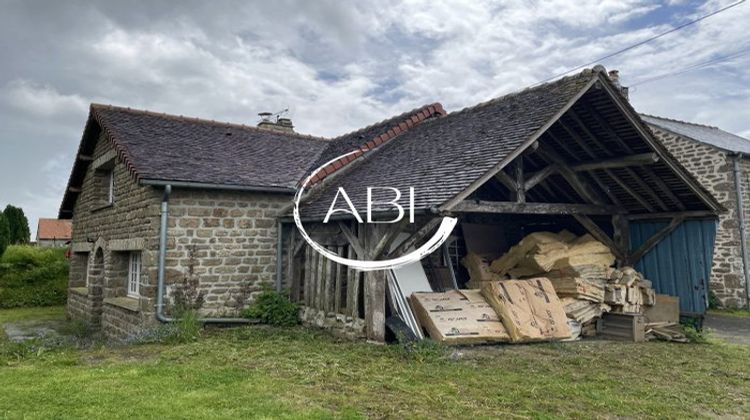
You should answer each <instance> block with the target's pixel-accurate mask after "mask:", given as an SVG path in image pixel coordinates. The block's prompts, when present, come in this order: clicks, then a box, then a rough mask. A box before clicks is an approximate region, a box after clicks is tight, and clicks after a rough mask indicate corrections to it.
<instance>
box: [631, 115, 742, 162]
mask: <svg viewBox="0 0 750 420" xmlns="http://www.w3.org/2000/svg"><path fill="white" fill-rule="evenodd" d="M641 118H642V119H643V121H645V122H646V123H647V124H649V125H651V126H654V127H656V128H661V129H664V130H668V131H671V132H673V133H675V134H678V135H681V136H684V137H687V138H690V139H692V140H694V141H697V142H700V143H704V144H707V145H709V146H713V147H718V148H719V149H722V150H725V151H728V152H737V153H743V154H747V155H750V140H748V139H746V138H744V137H740V136H738V135H736V134H732V133H729V132H726V131H724V130H721V129H719V128H717V127H712V126H708V125H702V124H695V123H690V122H686V121H679V120H673V119H670V118H664V117H657V116H654V115H645V114H641Z"/></svg>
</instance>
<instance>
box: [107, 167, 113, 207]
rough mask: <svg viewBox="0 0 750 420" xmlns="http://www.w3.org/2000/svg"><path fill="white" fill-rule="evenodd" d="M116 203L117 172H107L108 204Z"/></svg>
mask: <svg viewBox="0 0 750 420" xmlns="http://www.w3.org/2000/svg"><path fill="white" fill-rule="evenodd" d="M114 201H115V171H114V170H111V171H109V172H107V204H112V203H114Z"/></svg>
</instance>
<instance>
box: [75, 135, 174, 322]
mask: <svg viewBox="0 0 750 420" xmlns="http://www.w3.org/2000/svg"><path fill="white" fill-rule="evenodd" d="M109 170H112V171H113V173H114V200H113V202H112V203H111V204H108V203H107V200H106V193H107V190H108V188H104V186H103V183H102V182H103V181H102V179H103V177H102V173H105V172H106V171H109ZM160 201H161V196H160V194H159V191H158V190H156V189H154V188H152V187H148V186H142V185H139V184H138V183H137V181H136V180H135V178H134V177H133V176H132V175H131V174H130V173H129V172H128V170H127V168H126V167H125V165H124V164H123V163H122V161H120V160H119V159H118V158H117V157H116V154H115V153H114V149H113V147H112V145H111V143H110V142H109V140H107V139H106V138H105V137H104V135H103V134H102V135H101V136H100V137H99V140H98V141H97V145H96V147H95V149H94V153H93V161H92V164H91V165H90V166H89V168H88V170H87V173H86V176H85V178H84V181H83V185H82V191H81V194H79V196H78V199H77V201H76V204H75V208H74V213H73V240H72V246H71V247H72V248H73V251H74V254H73V255H74V257H73V263H72V264H71V268H70V280H69V287H70V288H71V289H76V290H70V291H69V293H68V297H69V298H68V315H69V316H70V317H71V318H75V319H83V320H85V321H87V322H91V323H92V324H95V325H97V324H100V325H101V328H102V330H103V332H104V333H105V335H108V336H110V335H111V336H113V337H114V336H118V337H119V336H121V335H122V334H120V333H118V334H111V333H113V332H114V327H113V325H114V324H113V323H114V322H115V317H113V316H108V317H104V314H106V313H111V312H113V311H116V309H115V308H113V307H112V306H113V305H112V304H111V303H107V302H106V298H112V297H124V296H125V294H126V287H127V275H126V272H127V265H125V270H123V265H122V258H123V255H125V254H126V253H127V252H131V251H139V252H141V253H142V261H143V267H144V270H142V273H141V277H140V281H141V284H140V293H141V297H140V298H130V299H132V300H134V301H135V302H131V303H132V305H133V306H137V307H138V308H141V309H140V311H141V312H142V313H140V314H139V316H138V317H137V318H138V319H135V318H133V317H130V318H128V317H123V318H122V319H120V320H117V321H116V323H117V324H118V325H120V327H121V329H124V330H129V331H131V332H133V333H135V332H138V331H140V330H141V329H143V328H147V327H150V326H153V325H155V323H156V321H155V319H154V307H155V306H154V305H155V297H156V293H155V290H156V289H155V286H156V276H155V271H154V270H146V269H145V267H156V256H157V251H158V229H159V204H160ZM76 251H78V252H76ZM97 252H100V253H101V254H100V255H101V257H100V258H101V261H100V264H99V265H100V266H101V267H96V264H94V254H95V253H97ZM84 261H85V262H84ZM92 270H96V271H97V275H96V276H91V275H90V274H91V272H92ZM99 270H100V272H99ZM86 271H88V272H89V280H90V281H89V285H88V286H87V285H86V281H85V279H86ZM103 300H105V301H104V302H103ZM123 322H132V323H131V324H129V326H128V327H127V328H125V327H124V325H123Z"/></svg>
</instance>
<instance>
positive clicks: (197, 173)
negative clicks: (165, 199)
mask: <svg viewBox="0 0 750 420" xmlns="http://www.w3.org/2000/svg"><path fill="white" fill-rule="evenodd" d="M92 111H93V112H94V113H95V114H96V118H97V120H98V121H99V123H100V125H101V126H102V127H104V128H105V129H106V131H107V133H108V134H109V135H110V136H111V137H112V140H113V141H114V142H115V143H116V144H117V145H118V146H119V147H120V148H122V149H123V150H124V154H125V156H126V158H127V160H128V162H129V164H130V165H132V169H133V171H134V172H135V174H136V175H137V177H138V178H139V179H149V180H169V181H185V182H195V183H206V184H218V185H237V186H251V187H277V188H288V189H290V190H293V189H294V188H295V186H296V183H297V181H298V180H299V179H300V178H301V177H302V176H303V175H304V174H305V172H306V170H307V168H308V166H309V163H310V159H311V157H312V156H318V155H319V154H320V153H321V152H322V151H323V150H324V149H325V148H326V146H327V141H326V140H325V139H322V138H314V137H311V136H304V135H299V134H294V133H283V132H276V131H272V130H264V129H259V128H255V127H249V126H244V125H238V124H228V123H219V122H213V121H207V120H200V119H194V118H185V117H176V116H171V115H166V114H157V113H152V112H147V111H141V110H131V109H128V108H119V107H113V106H106V105H93V106H92Z"/></svg>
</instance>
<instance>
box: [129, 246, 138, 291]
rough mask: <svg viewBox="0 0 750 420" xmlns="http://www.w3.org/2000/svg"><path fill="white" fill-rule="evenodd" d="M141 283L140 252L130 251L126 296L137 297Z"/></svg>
mask: <svg viewBox="0 0 750 420" xmlns="http://www.w3.org/2000/svg"><path fill="white" fill-rule="evenodd" d="M140 284H141V253H140V251H139V252H131V253H130V258H129V262H128V296H131V297H138V296H139V295H138V289H139V285H140Z"/></svg>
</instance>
